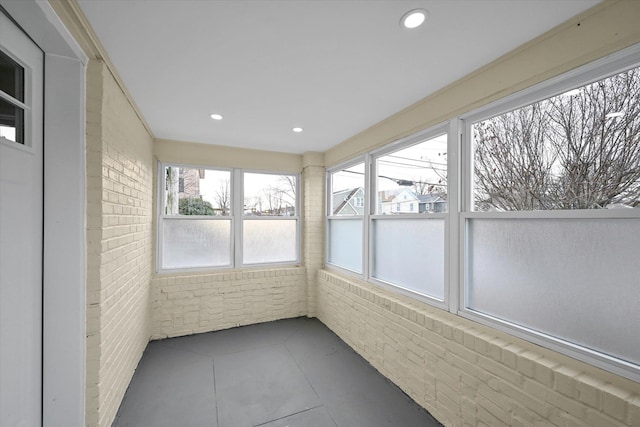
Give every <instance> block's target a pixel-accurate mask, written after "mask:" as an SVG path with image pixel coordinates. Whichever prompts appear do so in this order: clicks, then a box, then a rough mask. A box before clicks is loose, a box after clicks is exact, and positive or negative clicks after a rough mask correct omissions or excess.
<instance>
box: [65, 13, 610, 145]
mask: <svg viewBox="0 0 640 427" xmlns="http://www.w3.org/2000/svg"><path fill="white" fill-rule="evenodd" d="M78 2H79V4H80V6H81V8H82V10H83V12H84V13H85V14H86V16H87V18H88V19H89V21H90V23H91V25H92V27H93V29H94V30H95V32H96V33H97V35H98V37H99V38H100V41H101V42H102V44H103V46H104V47H105V49H106V51H107V53H108V55H109V57H110V58H111V60H112V62H113V63H114V65H115V66H116V68H117V69H118V71H119V73H120V75H121V76H122V78H123V80H124V82H125V85H126V86H127V88H128V89H129V92H130V93H131V94H132V96H133V98H134V101H135V102H136V104H137V105H138V107H139V108H140V110H141V112H142V115H143V116H144V118H145V119H146V121H147V123H148V124H149V126H150V127H151V129H152V131H153V133H154V134H155V136H156V137H157V138H166V139H175V140H181V141H193V142H202V143H211V144H218V145H230V146H236V147H246V148H255V149H263V150H272V151H283V152H291V153H303V152H305V151H325V150H327V149H329V148H331V147H333V146H334V145H336V144H338V143H340V142H342V141H344V140H346V139H347V138H349V137H351V136H353V135H355V134H357V133H359V132H361V131H363V130H364V129H366V128H368V127H370V126H371V125H373V124H375V123H377V122H379V121H380V120H382V119H384V118H386V117H388V116H390V115H392V114H394V113H396V112H397V111H399V110H401V109H403V108H405V107H407V106H409V105H411V104H412V103H414V102H416V101H418V100H420V99H421V98H424V97H425V96H427V95H429V94H431V93H433V92H435V91H436V90H438V89H440V88H442V87H444V86H445V85H447V84H449V83H451V82H453V81H455V80H456V79H458V78H460V77H463V76H464V75H466V74H468V73H470V72H471V71H474V70H475V69H477V68H479V67H481V66H482V65H485V64H487V63H489V62H490V61H492V60H494V59H496V58H498V57H499V56H501V55H503V54H505V53H507V52H508V51H510V50H512V49H514V48H516V47H518V46H519V45H521V44H523V43H524V42H526V41H528V40H531V39H532V38H534V37H536V36H538V35H540V34H541V33H543V32H545V31H547V30H549V29H551V28H553V27H555V26H556V25H558V24H560V23H562V22H564V21H566V20H567V19H569V18H571V17H573V16H574V15H576V14H578V13H580V12H582V11H583V10H586V9H588V8H589V7H591V6H593V5H595V4H597V3H599V0H421V1H420V0H406V1H405V0H368V1H366V0H253V1H250V0H128V1H122V0H79V1H78ZM416 7H420V8H424V9H427V10H428V11H429V19H428V20H427V22H426V24H425V25H423V26H422V27H420V28H418V29H414V30H407V29H403V28H401V27H400V18H401V17H402V15H403V14H404V13H405V12H407V11H408V10H410V9H413V8H416ZM212 113H218V114H221V115H223V116H224V119H223V120H221V121H214V120H212V119H211V118H210V117H209V115H210V114H212ZM297 126H299V127H302V128H304V132H302V133H299V134H298V133H293V132H292V131H291V129H292V128H293V127H297Z"/></svg>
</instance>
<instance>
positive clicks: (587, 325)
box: [467, 219, 640, 364]
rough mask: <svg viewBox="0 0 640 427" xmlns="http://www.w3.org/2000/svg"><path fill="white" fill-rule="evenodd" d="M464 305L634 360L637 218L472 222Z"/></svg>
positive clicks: (637, 358) (638, 313)
mask: <svg viewBox="0 0 640 427" xmlns="http://www.w3.org/2000/svg"><path fill="white" fill-rule="evenodd" d="M468 238H469V243H468V249H467V250H468V257H469V258H468V271H469V275H470V278H469V282H468V283H469V284H468V307H469V308H471V309H473V310H476V311H479V312H482V313H486V314H490V315H492V316H495V317H498V318H500V319H504V320H508V321H510V322H513V323H516V324H519V325H522V326H526V327H528V328H530V329H533V330H536V331H540V332H543V333H546V334H548V335H552V336H555V337H558V338H562V339H565V340H567V341H570V342H573V343H575V344H580V345H582V346H585V347H588V348H591V349H594V350H597V351H600V352H602V353H605V354H609V355H611V356H615V357H618V358H620V359H624V360H627V361H629V362H633V363H635V364H640V345H638V325H640V310H639V309H638V292H639V291H640V262H638V260H639V258H638V254H639V253H640V248H639V245H640V219H522V220H520V219H517V220H516V219H508V220H505V219H502V220H501V219H473V220H470V223H469V236H468Z"/></svg>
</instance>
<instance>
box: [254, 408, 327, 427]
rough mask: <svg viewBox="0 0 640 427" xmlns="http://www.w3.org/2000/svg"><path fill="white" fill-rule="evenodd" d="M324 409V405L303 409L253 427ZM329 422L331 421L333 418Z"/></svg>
mask: <svg viewBox="0 0 640 427" xmlns="http://www.w3.org/2000/svg"><path fill="white" fill-rule="evenodd" d="M324 407H325V405H324V404H323V405H318V406H314V407H313V408H307V409H303V410H302V411H298V412H294V413H293V414H288V415H285V416H283V417H280V418H275V419H273V420H269V421H265V422H263V423H260V424H255V425H254V426H253V427H260V426H264V425H267V424H269V423H272V422H274V421H279V420H284V419H285V418H289V417H293V416H294V415H299V414H304V413H305V412H309V411H313V410H314V409H318V408H324ZM331 420H332V421H333V418H332V419H331ZM334 423H335V421H334Z"/></svg>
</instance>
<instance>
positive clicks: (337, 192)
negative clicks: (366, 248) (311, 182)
mask: <svg viewBox="0 0 640 427" xmlns="http://www.w3.org/2000/svg"><path fill="white" fill-rule="evenodd" d="M328 180H329V183H328V185H327V188H328V189H329V194H330V196H329V200H328V201H327V207H328V211H329V212H328V215H327V218H328V226H327V231H328V236H329V238H328V241H329V242H330V243H329V246H328V248H327V260H328V262H329V263H330V264H333V265H336V266H339V267H342V268H345V269H347V270H350V271H353V272H356V273H362V256H363V251H362V245H363V240H362V227H363V218H364V212H365V203H366V202H365V172H364V162H362V161H359V162H357V163H355V164H352V165H348V166H346V167H343V168H339V169H338V170H335V171H332V172H330V173H329V174H328ZM357 199H362V201H363V202H362V204H361V205H360V204H359V203H356V202H355V201H356V200H357Z"/></svg>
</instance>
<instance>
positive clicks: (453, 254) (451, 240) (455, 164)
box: [444, 119, 464, 313]
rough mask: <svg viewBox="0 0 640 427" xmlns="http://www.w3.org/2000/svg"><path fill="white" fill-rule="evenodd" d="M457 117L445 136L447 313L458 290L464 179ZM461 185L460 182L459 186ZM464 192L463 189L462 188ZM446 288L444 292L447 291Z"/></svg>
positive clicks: (453, 309)
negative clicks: (447, 207)
mask: <svg viewBox="0 0 640 427" xmlns="http://www.w3.org/2000/svg"><path fill="white" fill-rule="evenodd" d="M460 124H461V123H460V120H458V119H453V120H451V122H450V123H449V136H448V139H447V154H448V155H447V200H448V201H449V212H448V219H447V222H446V225H445V240H444V242H445V254H446V255H447V256H445V285H446V287H447V289H445V295H446V296H447V297H448V301H445V303H446V304H447V307H448V309H449V311H450V312H451V313H457V312H458V308H459V306H458V303H459V295H460V294H461V292H462V289H460V287H461V284H460V270H459V265H460V264H459V262H460V259H461V253H460V252H461V250H460V248H461V247H460V246H459V244H458V242H459V241H460V210H461V209H460V208H461V206H460V201H461V197H460V194H461V190H463V189H462V186H463V185H464V181H462V180H461V179H460V177H461V172H462V171H461V170H460V166H461V161H460V157H461V156H460V152H461V144H462V141H463V140H462V134H461V128H460ZM461 184H462V185H461ZM462 193H464V191H462ZM447 291H448V292H447Z"/></svg>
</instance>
